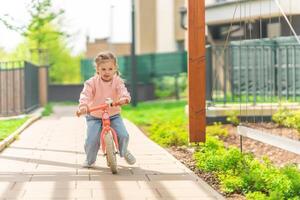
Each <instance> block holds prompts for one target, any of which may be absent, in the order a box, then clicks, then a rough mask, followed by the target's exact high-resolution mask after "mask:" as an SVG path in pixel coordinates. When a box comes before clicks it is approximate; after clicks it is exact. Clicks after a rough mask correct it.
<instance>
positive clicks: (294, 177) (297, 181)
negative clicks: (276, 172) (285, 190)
mask: <svg viewBox="0 0 300 200" xmlns="http://www.w3.org/2000/svg"><path fill="white" fill-rule="evenodd" d="M281 173H282V174H284V175H285V176H286V177H288V178H289V180H290V181H291V191H290V194H289V195H288V197H294V196H297V197H299V199H300V173H299V170H298V168H297V166H293V165H288V166H285V167H283V168H282V169H281Z"/></svg>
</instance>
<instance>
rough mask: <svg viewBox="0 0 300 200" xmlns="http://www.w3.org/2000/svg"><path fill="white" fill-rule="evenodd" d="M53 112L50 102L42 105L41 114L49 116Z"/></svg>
mask: <svg viewBox="0 0 300 200" xmlns="http://www.w3.org/2000/svg"><path fill="white" fill-rule="evenodd" d="M52 113H53V106H52V104H51V103H48V104H47V105H45V107H44V111H43V112H42V116H43V117H45V116H49V115H51V114H52Z"/></svg>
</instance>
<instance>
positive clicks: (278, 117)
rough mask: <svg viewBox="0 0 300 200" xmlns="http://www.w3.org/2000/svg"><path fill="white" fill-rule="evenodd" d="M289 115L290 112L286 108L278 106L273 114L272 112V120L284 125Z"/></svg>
mask: <svg viewBox="0 0 300 200" xmlns="http://www.w3.org/2000/svg"><path fill="white" fill-rule="evenodd" d="M291 115H292V114H291V112H290V111H289V110H288V109H287V108H280V109H279V110H278V111H277V112H276V113H275V114H273V116H272V120H273V121H274V122H276V123H277V124H279V125H281V126H284V122H285V120H286V119H287V118H288V117H290V116H291Z"/></svg>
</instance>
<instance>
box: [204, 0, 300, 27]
mask: <svg viewBox="0 0 300 200" xmlns="http://www.w3.org/2000/svg"><path fill="white" fill-rule="evenodd" d="M279 2H280V4H281V6H282V8H283V10H284V12H285V13H286V14H300V6H298V4H299V0H289V1H287V0H279ZM207 6H208V5H207ZM235 8H237V10H236V13H235V17H234V20H233V21H239V20H245V19H249V18H260V17H262V18H269V17H270V16H272V17H275V16H279V15H280V16H281V13H280V11H279V8H278V7H277V5H276V3H275V2H274V0H261V1H250V0H248V1H244V2H242V3H241V4H240V3H238V2H237V3H229V4H223V5H219V6H214V7H207V8H206V10H205V17H206V23H207V24H219V23H228V22H230V21H231V20H232V19H233V15H234V10H235Z"/></svg>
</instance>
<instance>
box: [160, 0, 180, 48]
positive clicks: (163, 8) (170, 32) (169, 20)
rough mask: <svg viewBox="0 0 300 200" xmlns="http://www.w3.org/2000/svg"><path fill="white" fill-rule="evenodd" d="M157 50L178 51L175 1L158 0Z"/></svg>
mask: <svg viewBox="0 0 300 200" xmlns="http://www.w3.org/2000/svg"><path fill="white" fill-rule="evenodd" d="M156 8H157V9H156V12H157V17H156V20H157V21H156V24H157V31H156V51H157V52H172V51H176V41H175V32H174V30H175V27H174V23H175V19H174V13H173V12H174V1H173V0H158V1H157V4H156Z"/></svg>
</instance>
